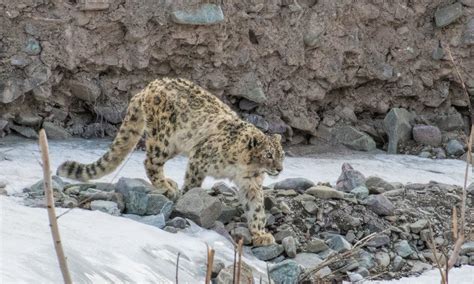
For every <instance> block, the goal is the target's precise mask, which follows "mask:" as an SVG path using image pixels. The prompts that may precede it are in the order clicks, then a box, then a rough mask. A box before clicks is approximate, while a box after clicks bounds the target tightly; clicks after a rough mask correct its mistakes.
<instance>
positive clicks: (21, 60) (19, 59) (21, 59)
mask: <svg viewBox="0 0 474 284" xmlns="http://www.w3.org/2000/svg"><path fill="white" fill-rule="evenodd" d="M30 62H31V61H30V59H29V58H28V57H26V56H24V55H21V54H17V55H14V56H12V57H10V65H13V66H18V67H20V68H24V67H26V66H28V64H30Z"/></svg>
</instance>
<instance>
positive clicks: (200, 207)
mask: <svg viewBox="0 0 474 284" xmlns="http://www.w3.org/2000/svg"><path fill="white" fill-rule="evenodd" d="M175 212H176V213H177V214H179V215H181V216H183V217H185V218H189V219H191V220H192V221H194V222H196V223H197V224H198V225H200V226H202V227H204V228H207V229H209V228H211V227H212V226H213V225H214V222H215V221H216V220H217V218H218V217H219V216H220V214H221V212H222V203H221V202H220V200H219V199H218V198H216V197H212V196H210V195H209V194H207V192H206V191H205V190H204V189H202V188H193V189H191V190H190V191H188V192H187V193H186V194H184V195H183V196H182V197H181V198H180V199H179V200H178V202H177V204H176V208H175Z"/></svg>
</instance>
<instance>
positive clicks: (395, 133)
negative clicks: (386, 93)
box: [384, 108, 414, 154]
mask: <svg viewBox="0 0 474 284" xmlns="http://www.w3.org/2000/svg"><path fill="white" fill-rule="evenodd" d="M413 120H414V115H413V114H411V113H410V112H408V111H407V110H406V109H403V108H393V109H391V110H390V112H389V113H388V114H387V115H386V116H385V119H384V127H385V131H386V132H387V135H388V153H389V154H396V153H397V152H398V151H397V148H398V143H400V142H405V141H407V140H409V139H410V138H411V132H412V131H411V129H412V126H411V124H412V122H413Z"/></svg>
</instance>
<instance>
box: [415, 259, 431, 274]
mask: <svg viewBox="0 0 474 284" xmlns="http://www.w3.org/2000/svg"><path fill="white" fill-rule="evenodd" d="M432 268H433V266H431V265H430V264H428V263H424V262H422V261H419V260H415V261H414V262H413V266H412V268H411V270H410V271H411V272H413V273H421V272H423V271H425V270H431V269H432Z"/></svg>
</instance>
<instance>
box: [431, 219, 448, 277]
mask: <svg viewBox="0 0 474 284" xmlns="http://www.w3.org/2000/svg"><path fill="white" fill-rule="evenodd" d="M428 228H429V230H430V235H429V239H428V240H427V243H428V246H429V247H430V249H431V252H432V253H433V257H434V259H435V262H436V267H437V268H438V270H439V274H440V275H441V283H442V284H448V282H447V280H446V274H445V273H444V270H443V266H442V265H441V261H440V260H439V258H438V250H437V249H436V244H435V241H434V237H433V236H434V234H433V228H432V226H431V222H429V224H428Z"/></svg>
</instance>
